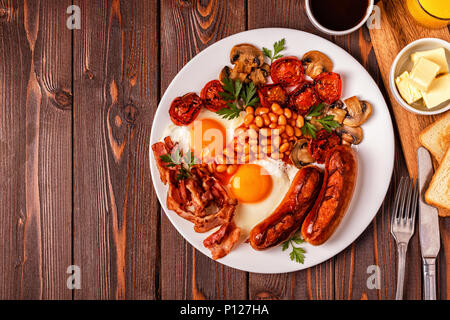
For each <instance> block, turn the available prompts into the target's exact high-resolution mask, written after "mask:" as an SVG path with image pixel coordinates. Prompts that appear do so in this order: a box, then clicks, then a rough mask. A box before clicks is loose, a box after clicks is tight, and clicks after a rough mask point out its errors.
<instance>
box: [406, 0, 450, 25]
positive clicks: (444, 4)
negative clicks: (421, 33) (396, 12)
mask: <svg viewBox="0 0 450 320" xmlns="http://www.w3.org/2000/svg"><path fill="white" fill-rule="evenodd" d="M406 6H407V7H408V11H409V13H410V14H411V15H412V16H413V18H414V19H415V20H416V21H417V22H418V23H420V24H421V25H423V26H424V27H427V28H432V29H439V28H444V27H446V26H447V25H448V24H449V22H450V1H449V0H406Z"/></svg>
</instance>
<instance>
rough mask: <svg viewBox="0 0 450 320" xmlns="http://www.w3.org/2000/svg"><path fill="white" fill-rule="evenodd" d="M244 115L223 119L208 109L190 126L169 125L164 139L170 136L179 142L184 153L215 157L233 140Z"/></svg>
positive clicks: (203, 110) (199, 156)
mask: <svg viewBox="0 0 450 320" xmlns="http://www.w3.org/2000/svg"><path fill="white" fill-rule="evenodd" d="M243 114H245V112H242V113H241V116H240V117H237V118H235V119H232V120H226V119H223V118H222V117H221V116H220V115H218V114H217V113H215V112H212V111H209V110H207V109H202V110H201V111H200V113H199V114H198V116H197V118H196V119H195V120H194V121H193V122H192V123H191V124H189V125H188V126H176V125H174V124H173V123H171V124H169V125H168V126H167V127H166V129H165V130H164V133H163V137H166V136H170V138H171V139H172V141H173V142H178V145H179V146H180V149H181V150H182V151H183V152H187V151H189V150H191V151H193V152H194V154H195V155H196V157H198V158H204V157H207V156H211V157H214V156H215V155H216V152H217V151H220V152H221V151H222V150H223V149H224V148H225V146H226V144H227V143H228V142H230V141H232V139H233V135H234V130H235V129H236V128H237V127H239V126H240V125H241V124H242V122H243Z"/></svg>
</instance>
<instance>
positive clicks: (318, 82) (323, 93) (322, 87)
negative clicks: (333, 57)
mask: <svg viewBox="0 0 450 320" xmlns="http://www.w3.org/2000/svg"><path fill="white" fill-rule="evenodd" d="M314 89H315V90H316V92H317V95H318V96H319V98H320V99H321V100H323V101H325V102H326V103H329V104H330V103H333V102H335V101H336V100H338V99H339V98H340V97H341V89H342V81H341V76H340V75H338V74H337V73H334V72H322V73H321V74H319V75H318V76H317V77H315V78H314Z"/></svg>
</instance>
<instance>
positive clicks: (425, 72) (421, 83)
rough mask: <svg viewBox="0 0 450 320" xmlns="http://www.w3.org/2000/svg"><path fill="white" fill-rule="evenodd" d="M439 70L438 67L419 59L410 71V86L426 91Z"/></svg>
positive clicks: (424, 59) (426, 60)
mask: <svg viewBox="0 0 450 320" xmlns="http://www.w3.org/2000/svg"><path fill="white" fill-rule="evenodd" d="M440 68H441V67H439V65H437V64H436V63H434V62H431V61H430V60H428V59H426V58H419V60H417V63H416V64H415V65H414V66H413V68H412V70H411V75H410V81H411V83H412V85H413V86H415V87H416V88H417V89H419V90H422V91H427V90H428V87H429V86H430V84H431V81H433V79H434V78H435V77H436V75H437V74H438V72H439V69H440Z"/></svg>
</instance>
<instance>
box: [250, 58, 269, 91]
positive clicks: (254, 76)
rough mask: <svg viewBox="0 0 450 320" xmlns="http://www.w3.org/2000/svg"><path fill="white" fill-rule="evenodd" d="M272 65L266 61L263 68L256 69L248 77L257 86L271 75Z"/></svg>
mask: <svg viewBox="0 0 450 320" xmlns="http://www.w3.org/2000/svg"><path fill="white" fill-rule="evenodd" d="M269 72H270V66H269V65H268V64H267V63H264V64H263V65H262V66H261V68H256V69H254V70H253V71H252V72H251V73H250V74H249V75H248V79H249V80H250V81H252V82H253V83H254V84H255V85H256V86H257V85H260V84H264V83H266V78H267V77H268V76H269Z"/></svg>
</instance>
